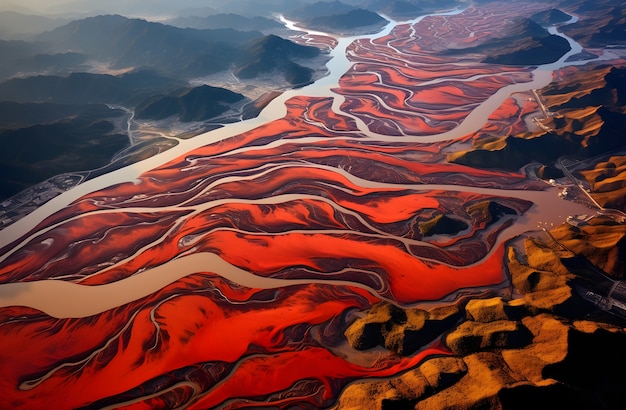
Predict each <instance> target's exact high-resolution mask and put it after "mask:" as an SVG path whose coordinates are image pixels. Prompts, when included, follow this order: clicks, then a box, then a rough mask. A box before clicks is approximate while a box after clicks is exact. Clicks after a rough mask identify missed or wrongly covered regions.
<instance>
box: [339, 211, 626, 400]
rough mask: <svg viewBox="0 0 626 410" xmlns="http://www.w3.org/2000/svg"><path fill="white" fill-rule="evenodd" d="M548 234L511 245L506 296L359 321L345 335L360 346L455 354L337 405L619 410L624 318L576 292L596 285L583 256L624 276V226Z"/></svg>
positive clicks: (352, 393) (355, 390)
mask: <svg viewBox="0 0 626 410" xmlns="http://www.w3.org/2000/svg"><path fill="white" fill-rule="evenodd" d="M550 235H551V236H550ZM550 235H545V236H544V235H541V236H538V237H531V238H528V239H526V240H524V242H523V247H524V249H523V250H520V249H518V248H517V247H516V246H513V245H511V246H509V248H508V254H507V268H508V270H509V273H510V280H511V287H510V291H509V292H508V293H506V294H503V295H496V296H494V297H491V298H487V299H471V300H466V301H460V302H458V303H456V304H452V305H448V306H436V307H433V308H414V309H406V310H403V309H400V308H398V307H396V306H393V305H390V304H387V303H384V302H383V303H382V304H379V305H376V306H374V307H373V308H372V309H371V310H370V311H369V312H367V315H366V316H364V317H362V318H360V319H357V320H356V321H355V322H354V323H353V324H352V326H351V327H350V328H348V330H347V331H346V338H347V340H348V342H349V343H350V345H351V346H352V347H353V348H355V349H368V348H373V347H375V346H378V348H384V349H388V350H392V351H394V352H396V353H397V354H399V355H411V354H413V353H415V351H416V350H417V349H416V348H417V347H418V346H420V347H421V346H423V345H424V344H426V343H429V342H430V343H443V344H444V345H445V346H446V347H447V348H448V349H449V350H450V354H449V355H448V356H442V357H438V358H434V359H430V360H427V361H426V362H424V363H423V364H422V365H421V366H419V367H418V368H416V369H412V370H410V371H408V372H406V373H404V374H402V375H401V376H400V377H397V378H393V379H389V380H382V381H359V382H355V383H353V384H351V385H350V386H348V387H347V388H346V389H345V391H344V392H343V394H342V396H341V398H340V399H339V402H338V404H337V406H336V408H340V409H360V408H383V409H384V408H390V409H391V408H394V409H396V408H415V409H432V408H438V409H444V408H445V409H477V408H504V409H518V408H519V409H522V408H530V407H539V408H541V407H542V406H543V405H545V404H546V403H547V401H548V400H549V401H550V402H552V403H555V402H558V403H560V405H562V406H564V407H566V408H576V409H580V408H597V409H617V408H621V404H623V403H624V400H626V395H625V393H624V389H623V385H624V383H625V382H626V376H625V375H624V373H623V366H624V365H625V364H626V354H625V353H624V349H623V346H624V343H626V328H625V326H626V320H624V318H622V317H618V316H611V315H609V314H608V313H606V312H604V311H602V310H600V309H598V308H597V307H596V306H595V305H593V304H592V303H589V302H588V301H586V300H584V298H583V296H581V294H580V293H578V292H577V291H576V290H575V288H577V286H579V285H580V283H587V281H588V280H589V278H588V275H589V273H588V272H587V273H585V272H582V271H585V270H586V269H589V268H588V267H586V266H585V264H584V263H583V262H581V261H580V260H579V259H582V260H583V261H584V262H585V263H588V264H589V266H593V267H595V268H596V269H597V270H600V271H603V272H606V273H607V274H610V275H612V276H613V277H623V274H624V260H623V259H624V258H623V256H622V255H624V254H625V253H626V226H624V225H620V224H616V223H615V222H613V221H612V220H611V219H607V218H595V219H592V220H591V221H590V223H589V224H588V225H586V226H583V227H579V228H578V227H574V226H571V225H569V224H563V225H562V226H559V227H557V228H555V229H554V230H552V231H551V233H550ZM557 241H558V242H557ZM564 247H566V248H568V249H569V250H565V248H564ZM575 272H578V273H575ZM594 283H595V282H594ZM578 289H586V288H584V285H583V286H582V287H578ZM455 322H456V323H458V324H457V325H454V323H455ZM451 324H452V326H451ZM444 329H451V330H449V331H447V332H445V333H443V332H444ZM442 333H443V335H442V336H441V337H440V339H437V337H438V335H441V334H442Z"/></svg>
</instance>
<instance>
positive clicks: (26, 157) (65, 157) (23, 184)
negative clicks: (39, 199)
mask: <svg viewBox="0 0 626 410" xmlns="http://www.w3.org/2000/svg"><path fill="white" fill-rule="evenodd" d="M114 131H115V126H114V124H113V123H112V122H110V121H105V120H102V119H100V118H93V117H91V116H88V115H83V116H78V117H68V118H65V119H62V120H59V121H56V122H53V123H51V124H37V125H32V126H29V127H26V128H20V129H17V130H7V131H3V132H0V143H1V144H2V145H3V146H6V145H7V144H10V145H11V147H12V149H11V150H3V151H2V153H0V173H1V174H2V176H3V179H2V184H1V185H0V197H1V198H7V197H10V196H12V195H15V194H17V193H18V192H20V191H22V190H24V189H26V188H28V187H29V186H31V185H34V184H36V183H39V182H41V181H43V180H45V179H47V178H50V177H53V176H55V175H58V174H62V173H64V172H70V171H84V170H90V169H95V168H99V167H102V166H105V165H107V164H108V163H109V161H110V160H111V157H112V156H113V155H114V154H115V153H116V152H118V151H120V150H121V149H123V148H125V147H126V146H128V145H129V142H128V137H127V136H126V135H122V134H116V133H115V132H114ZM33 147H37V149H33Z"/></svg>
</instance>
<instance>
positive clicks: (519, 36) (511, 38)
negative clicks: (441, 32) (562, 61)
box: [447, 17, 570, 65]
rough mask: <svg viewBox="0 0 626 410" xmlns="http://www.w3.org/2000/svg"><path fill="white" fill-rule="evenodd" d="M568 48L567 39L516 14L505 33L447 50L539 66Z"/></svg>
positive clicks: (488, 60) (497, 61)
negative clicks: (477, 42) (470, 45)
mask: <svg viewBox="0 0 626 410" xmlns="http://www.w3.org/2000/svg"><path fill="white" fill-rule="evenodd" d="M569 50H570V46H569V43H568V42H567V40H565V39H564V38H562V37H560V36H557V35H554V34H550V33H549V32H548V30H546V29H545V28H543V27H542V26H541V25H539V24H537V23H536V22H534V21H533V20H531V19H530V18H526V17H516V18H514V19H512V20H511V22H510V23H509V27H508V29H507V30H506V36H504V37H499V38H490V39H488V40H486V41H484V42H483V43H481V44H478V45H476V46H472V47H467V48H461V49H450V50H448V51H447V52H448V53H449V54H460V53H478V54H483V55H484V56H485V57H484V58H483V59H482V62H484V63H490V64H510V65H539V64H546V63H551V62H554V61H557V60H558V59H559V58H560V57H561V56H563V55H564V54H565V53H567V52H568V51H569Z"/></svg>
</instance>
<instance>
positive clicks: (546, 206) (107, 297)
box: [0, 10, 590, 318]
mask: <svg viewBox="0 0 626 410" xmlns="http://www.w3.org/2000/svg"><path fill="white" fill-rule="evenodd" d="M460 12H461V11H460V10H454V11H452V12H448V13H440V14H435V15H453V14H458V13H460ZM424 17H426V16H422V17H420V18H418V19H415V20H412V21H410V23H416V22H418V21H419V20H420V19H423V18H424ZM573 21H575V19H574V18H573V19H572V20H571V22H573ZM284 22H285V24H286V25H287V26H288V27H291V28H293V23H291V22H288V21H286V20H285V21H284ZM397 24H400V23H399V22H395V21H391V22H390V23H389V24H387V25H386V26H385V27H384V28H383V29H382V31H380V32H378V33H375V34H370V35H365V36H362V35H361V36H355V37H342V38H339V39H338V44H337V46H336V47H335V48H334V49H333V51H332V52H331V54H330V57H331V59H330V60H329V62H328V64H327V67H328V75H327V76H325V77H323V78H321V79H319V80H318V81H316V82H315V83H313V84H310V85H308V86H306V87H304V88H300V89H296V90H290V91H287V92H285V93H283V94H282V95H280V96H279V97H277V98H276V99H274V100H273V101H272V102H271V103H270V104H269V105H267V107H265V109H264V110H263V111H262V112H261V113H260V115H259V116H258V117H256V118H253V119H249V120H246V121H241V122H237V123H233V124H227V125H225V126H224V127H223V128H220V129H217V130H214V131H210V132H207V133H204V134H202V135H199V136H196V137H194V138H192V139H189V140H181V141H180V143H179V144H178V145H177V146H176V147H174V148H172V149H170V150H168V151H166V152H164V153H161V154H159V155H156V156H154V157H151V158H149V159H146V160H144V161H141V162H138V163H136V164H133V165H131V166H128V167H125V168H122V169H119V170H116V171H113V172H111V173H109V174H106V175H103V176H101V177H98V178H95V179H93V180H90V181H87V182H85V183H83V184H81V185H79V186H77V187H75V188H73V189H72V190H70V191H67V192H65V193H63V194H62V195H59V196H58V197H56V198H54V199H52V200H51V201H49V202H48V203H46V204H44V205H43V206H41V207H40V208H38V209H37V210H35V211H34V212H32V213H31V214H30V215H28V216H26V217H24V218H23V219H21V220H19V221H17V222H16V223H14V224H12V225H10V226H8V227H6V228H5V229H3V230H2V231H1V233H0V247H4V246H6V245H8V244H10V243H12V242H14V241H16V240H18V239H20V238H21V240H20V241H19V242H17V243H16V246H15V248H14V249H13V250H9V251H8V252H7V253H5V254H4V255H1V256H0V263H1V262H2V261H4V260H5V259H6V258H7V257H8V256H9V255H11V254H12V253H13V252H14V251H15V250H16V249H18V248H19V247H20V246H22V245H23V244H25V243H27V242H28V241H29V240H30V239H32V238H34V237H36V236H38V235H40V234H41V233H43V232H46V231H47V230H50V229H52V228H53V227H54V226H51V227H43V228H41V229H40V230H38V231H32V230H33V229H34V228H35V227H36V226H37V225H38V224H40V223H41V222H42V221H43V220H44V219H45V218H47V217H48V216H50V215H52V214H54V213H55V212H57V211H59V210H61V209H63V208H65V207H67V206H68V205H69V204H71V203H72V202H74V201H76V200H77V199H79V198H81V197H82V196H84V195H86V194H89V193H91V192H94V191H98V190H102V189H104V188H107V187H110V186H112V185H116V184H120V183H123V182H129V181H130V182H132V181H134V180H136V179H137V178H138V177H139V176H140V175H141V174H142V173H144V172H146V171H149V170H151V169H154V168H156V167H158V166H160V165H162V164H164V163H166V162H168V161H170V160H172V159H174V158H177V157H179V156H181V155H184V154H185V153H187V152H189V151H191V150H194V149H196V148H198V147H201V146H204V145H206V144H210V143H213V142H216V141H221V140H226V139H228V138H231V137H233V136H236V135H239V134H242V133H244V132H246V131H250V130H252V129H254V128H257V127H259V126H261V125H263V124H266V123H268V122H271V121H274V120H277V119H280V118H282V117H284V116H285V114H286V112H287V110H286V105H285V102H286V101H287V100H289V99H291V98H293V97H296V96H311V97H332V98H333V99H334V102H333V104H332V108H333V110H334V111H335V112H336V113H339V114H341V115H344V116H347V117H350V118H352V119H353V120H354V121H355V123H356V124H357V126H358V128H359V131H358V133H359V134H362V135H365V136H366V138H369V139H372V140H376V141H382V142H395V141H398V140H399V139H402V140H403V141H407V139H408V138H413V139H414V140H415V142H420V143H432V142H437V141H447V140H453V139H455V138H460V137H463V136H466V135H468V134H470V133H473V132H475V131H477V130H479V129H480V128H481V127H482V126H483V125H484V124H485V123H486V122H487V118H488V116H489V115H490V114H491V113H492V112H493V111H494V110H496V109H497V108H498V107H499V106H500V105H501V104H502V103H503V102H504V101H505V100H506V99H507V98H508V97H509V96H510V95H511V94H512V93H515V92H522V91H528V90H532V89H540V88H542V87H545V86H546V85H548V84H549V83H550V82H551V80H552V73H553V71H554V70H557V69H559V68H562V67H564V66H567V65H576V64H584V63H588V62H589V60H584V61H582V60H581V61H567V60H568V59H569V58H570V57H571V56H573V55H576V54H577V53H579V52H580V51H581V50H582V47H581V46H580V45H579V44H577V43H576V42H575V41H573V40H572V39H571V38H569V37H567V36H565V35H563V34H562V33H560V32H559V31H558V30H557V29H556V28H551V29H550V30H551V32H552V33H554V34H558V35H560V36H562V37H564V38H565V39H567V41H568V42H569V43H570V45H571V50H570V52H568V53H567V54H566V55H564V56H563V57H562V58H560V59H559V61H557V62H554V63H551V64H546V65H542V66H539V67H537V68H536V69H535V70H534V71H533V72H532V81H530V82H525V83H516V84H512V85H508V86H504V87H502V88H500V89H499V90H498V91H497V92H495V93H493V94H492V95H491V96H490V97H489V98H488V99H486V100H485V101H484V102H482V103H481V104H479V105H478V106H477V107H476V108H475V109H473V111H472V112H471V113H470V114H469V115H468V116H467V117H466V118H465V119H464V120H463V121H462V122H461V123H460V124H459V126H457V127H456V128H454V129H452V130H450V131H447V132H444V133H441V134H436V135H428V136H419V137H418V136H413V137H410V136H401V137H398V136H389V135H382V134H377V133H374V132H372V131H371V130H369V129H368V128H367V126H366V125H365V124H364V123H363V121H362V120H361V119H359V118H357V117H356V116H353V115H351V114H350V113H349V112H345V111H343V110H342V109H341V105H342V103H343V102H344V99H345V97H344V96H342V95H339V94H337V93H335V92H334V91H333V89H334V88H337V87H338V82H339V79H340V77H341V76H342V75H343V74H344V73H346V72H347V71H348V70H349V68H350V67H351V65H352V63H351V62H350V61H349V59H348V53H347V49H348V46H349V45H350V44H351V43H352V42H353V41H355V40H357V39H367V38H369V39H373V38H378V37H382V36H385V35H387V34H389V33H390V32H391V30H392V29H393V28H394V27H395V26H396V25H397ZM317 34H324V33H317ZM433 81H437V80H433ZM459 81H462V80H459ZM289 142H290V143H294V140H290V141H289ZM296 142H298V140H296ZM300 142H301V143H305V142H306V140H305V139H302V140H301V141H300ZM281 143H283V142H281V141H278V142H274V143H272V146H276V145H280V144H281ZM265 147H267V145H265V146H255V147H245V148H240V149H241V150H244V151H246V150H258V149H263V148H265ZM315 167H317V168H324V166H321V165H319V166H317V165H316V166H315ZM328 168H329V169H330V168H331V167H328ZM332 171H333V172H335V173H340V174H343V176H345V178H347V179H348V180H350V181H351V182H353V183H354V184H355V185H358V186H362V187H372V188H390V187H392V188H395V187H398V185H394V184H388V183H379V182H372V181H368V180H365V179H362V178H359V177H356V176H354V175H351V174H350V173H349V172H347V171H345V170H343V169H336V168H332ZM403 187H404V188H407V189H416V190H429V189H432V190H451V191H460V192H475V193H480V194H486V195H497V196H507V197H511V198H518V199H523V200H528V201H531V202H533V203H534V206H533V207H532V208H531V209H530V210H529V211H528V212H526V213H525V214H524V215H523V216H521V217H518V218H516V219H515V223H513V224H512V225H511V226H510V227H508V228H506V229H505V230H504V231H503V232H502V233H501V234H500V235H499V237H498V243H501V242H502V241H506V240H508V239H511V238H513V237H515V236H517V235H519V234H522V233H523V232H526V231H529V230H536V229H537V227H538V226H539V225H544V226H545V225H546V224H555V225H556V224H558V223H561V222H563V221H564V220H565V218H566V217H567V216H568V215H575V214H584V213H589V212H590V210H589V209H588V208H585V207H583V206H581V205H579V204H576V203H573V202H569V201H564V200H561V199H559V198H558V196H557V194H558V190H557V189H556V188H553V187H547V188H546V189H545V190H543V191H525V190H502V189H486V188H478V187H470V186H459V185H423V184H420V185H403ZM298 197H301V196H298V195H289V196H283V197H281V198H275V199H272V198H269V199H264V200H257V201H255V203H263V201H266V202H267V203H271V202H272V201H273V200H275V201H288V200H293V199H297V198H298ZM216 205H219V203H217V202H211V203H207V204H203V205H202V208H205V209H206V208H207V207H210V206H216ZM129 210H133V211H143V210H145V211H147V212H149V211H150V210H151V209H150V208H145V209H143V208H132V209H129ZM96 212H100V211H96ZM102 212H105V211H102ZM29 232H30V233H29ZM495 248H497V244H496V246H494V247H493V249H495ZM206 266H210V267H211V270H212V271H214V272H216V273H219V274H220V275H222V276H223V277H226V278H228V279H230V280H232V281H234V282H236V283H239V284H241V285H244V286H248V287H256V288H279V287H282V286H287V285H290V284H294V283H297V282H303V281H304V280H281V279H272V278H263V277H259V276H256V275H253V274H251V273H250V272H246V271H245V270H242V269H240V268H238V267H236V266H234V265H232V264H230V263H228V262H226V261H224V260H223V259H222V258H220V257H219V256H218V255H216V254H212V253H197V254H191V255H186V256H181V257H178V258H177V259H174V260H172V261H170V262H168V263H166V264H163V265H161V266H158V267H156V268H153V269H149V270H145V271H143V272H140V273H136V274H135V275H133V276H131V277H129V278H127V279H123V280H120V281H117V282H115V283H111V284H106V285H100V286H82V285H79V284H75V283H69V282H65V281H60V280H41V281H34V282H28V283H10V284H3V285H0V307H3V306H29V307H32V308H36V309H40V310H42V311H44V312H46V313H48V314H50V315H51V316H54V317H60V318H62V317H86V316H90V315H94V314H97V313H100V312H103V311H105V310H107V309H111V308H113V307H116V306H121V305H123V304H125V303H128V302H131V301H133V300H137V299H139V298H142V297H144V296H146V295H149V294H151V293H153V292H156V291H158V290H159V289H161V288H163V287H164V286H166V285H167V284H169V283H172V282H174V281H176V280H178V279H180V278H182V277H184V276H187V275H190V274H192V273H195V272H197V271H198V270H199V267H206ZM304 282H311V281H310V280H306V281H304ZM325 282H328V281H325ZM337 283H341V282H339V281H338V282H337ZM350 284H351V285H353V286H354V284H353V283H350Z"/></svg>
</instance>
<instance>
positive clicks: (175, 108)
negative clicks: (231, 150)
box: [135, 85, 244, 122]
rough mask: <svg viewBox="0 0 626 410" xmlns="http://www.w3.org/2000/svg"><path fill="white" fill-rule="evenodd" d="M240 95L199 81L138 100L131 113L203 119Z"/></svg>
mask: <svg viewBox="0 0 626 410" xmlns="http://www.w3.org/2000/svg"><path fill="white" fill-rule="evenodd" d="M243 99H244V96H243V95H242V94H239V93H235V92H232V91H230V90H226V89H224V88H219V87H211V86H208V85H202V86H200V87H195V88H185V89H182V90H178V91H176V92H172V93H169V94H167V95H156V96H152V97H149V98H147V99H146V100H144V101H142V102H140V103H139V104H137V106H136V107H135V115H136V117H137V118H141V119H155V120H161V119H165V118H168V117H172V116H176V117H178V119H179V120H180V121H182V122H190V121H205V120H208V119H210V118H214V117H217V116H218V115H220V114H222V113H224V112H226V111H228V110H229V109H230V105H231V104H234V103H237V102H240V101H242V100H243Z"/></svg>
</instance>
